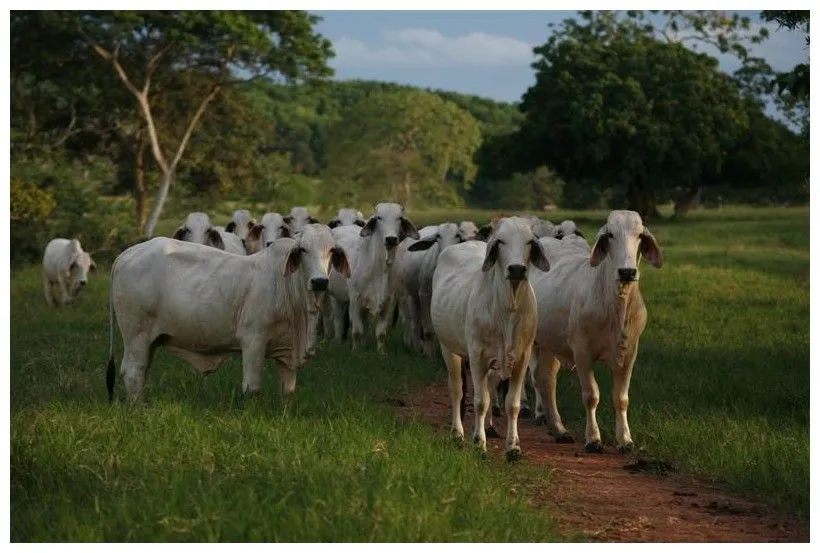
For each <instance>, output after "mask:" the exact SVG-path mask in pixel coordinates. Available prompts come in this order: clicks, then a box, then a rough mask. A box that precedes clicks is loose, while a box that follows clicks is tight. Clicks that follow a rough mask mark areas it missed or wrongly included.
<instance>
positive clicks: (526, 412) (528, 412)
mask: <svg viewBox="0 0 820 553" xmlns="http://www.w3.org/2000/svg"><path fill="white" fill-rule="evenodd" d="M518 418H525V419H531V418H532V409H530V406H529V405H522V406H521V410H520V411H519V412H518Z"/></svg>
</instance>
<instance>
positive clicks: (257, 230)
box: [248, 225, 265, 240]
mask: <svg viewBox="0 0 820 553" xmlns="http://www.w3.org/2000/svg"><path fill="white" fill-rule="evenodd" d="M264 228H265V225H253V226H252V227H251V230H249V231H248V240H259V239H260V238H261V237H262V230H263V229H264Z"/></svg>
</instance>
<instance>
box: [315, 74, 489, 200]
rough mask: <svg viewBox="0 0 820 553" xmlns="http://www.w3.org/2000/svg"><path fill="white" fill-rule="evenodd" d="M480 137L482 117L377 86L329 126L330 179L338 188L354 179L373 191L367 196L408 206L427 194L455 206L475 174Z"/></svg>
mask: <svg viewBox="0 0 820 553" xmlns="http://www.w3.org/2000/svg"><path fill="white" fill-rule="evenodd" d="M480 140H481V132H480V130H479V126H478V123H477V122H476V120H475V119H474V118H473V117H472V116H471V115H470V114H469V113H467V112H466V111H464V110H462V109H461V108H459V107H458V106H456V105H455V104H453V103H452V102H447V101H445V100H443V99H441V98H440V97H439V96H437V95H434V94H430V93H428V92H422V91H418V90H417V91H405V90H398V91H395V92H373V93H372V94H370V95H369V96H368V97H367V98H366V99H364V100H361V101H359V102H358V103H356V104H355V105H353V106H352V107H351V108H350V109H348V110H347V111H345V112H344V113H343V115H342V116H341V117H340V119H339V120H338V121H336V122H335V123H334V124H333V125H332V126H331V128H330V129H329V130H328V136H327V163H328V170H327V171H326V172H325V177H326V179H327V180H328V182H329V183H331V186H333V187H334V188H335V187H336V186H337V185H338V183H339V182H349V183H354V184H355V186H356V187H357V188H361V189H362V191H363V192H364V193H365V194H368V193H369V194H370V196H369V197H367V198H366V199H367V200H369V199H370V198H371V197H378V196H381V197H392V198H394V199H396V200H397V201H400V202H402V203H404V204H405V206H409V205H411V204H412V203H413V201H414V199H415V198H416V197H421V198H424V199H425V200H426V201H428V202H429V201H432V202H438V203H450V204H452V203H453V202H456V201H458V198H459V196H458V194H459V193H461V192H463V191H464V190H466V189H467V188H468V187H469V184H470V182H471V180H472V178H473V176H474V175H475V169H476V168H475V165H474V163H473V154H474V152H475V150H476V149H477V148H478V146H479V143H480ZM349 192H352V191H349ZM348 198H350V199H354V198H352V197H350V196H348ZM354 201H356V200H354ZM359 201H361V199H360V200H359Z"/></svg>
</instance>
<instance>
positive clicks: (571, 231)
mask: <svg viewBox="0 0 820 553" xmlns="http://www.w3.org/2000/svg"><path fill="white" fill-rule="evenodd" d="M552 236H553V238H557V239H558V240H561V239H563V238H564V237H567V236H580V237H581V238H583V237H584V234H583V233H582V232H581V231H580V230H578V225H576V224H575V221H573V220H572V219H564V220H563V221H561V222H560V223H558V224H557V225H554V228H553V234H552Z"/></svg>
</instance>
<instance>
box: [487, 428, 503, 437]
mask: <svg viewBox="0 0 820 553" xmlns="http://www.w3.org/2000/svg"><path fill="white" fill-rule="evenodd" d="M484 433H485V434H487V437H488V438H500V437H501V436H499V435H498V432H497V431H496V429H495V427H494V426H488V427H487V429H486V430H484Z"/></svg>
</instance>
